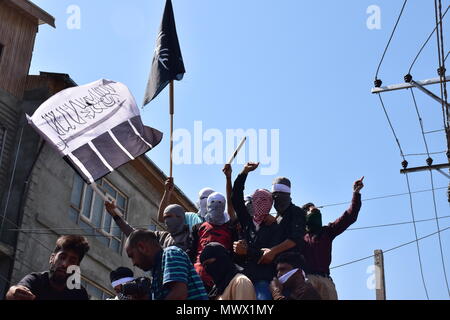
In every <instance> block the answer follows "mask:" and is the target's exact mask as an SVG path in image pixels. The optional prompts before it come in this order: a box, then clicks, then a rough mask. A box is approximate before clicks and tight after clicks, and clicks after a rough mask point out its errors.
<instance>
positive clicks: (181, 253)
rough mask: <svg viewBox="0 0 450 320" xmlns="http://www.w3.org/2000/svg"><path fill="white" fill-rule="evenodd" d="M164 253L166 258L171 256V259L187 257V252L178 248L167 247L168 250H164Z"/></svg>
mask: <svg viewBox="0 0 450 320" xmlns="http://www.w3.org/2000/svg"><path fill="white" fill-rule="evenodd" d="M163 253H164V254H163V255H164V256H170V257H174V256H179V257H183V258H184V257H187V254H186V252H185V251H184V250H183V249H181V248H179V247H177V246H170V247H167V248H165V249H163Z"/></svg>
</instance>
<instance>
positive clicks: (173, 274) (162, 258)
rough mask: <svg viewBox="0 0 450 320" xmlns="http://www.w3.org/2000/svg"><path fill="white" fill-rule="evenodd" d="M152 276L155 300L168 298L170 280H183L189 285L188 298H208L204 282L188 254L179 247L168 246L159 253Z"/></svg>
mask: <svg viewBox="0 0 450 320" xmlns="http://www.w3.org/2000/svg"><path fill="white" fill-rule="evenodd" d="M152 277H153V281H152V292H153V300H164V299H165V298H166V296H167V294H168V293H169V289H168V288H167V286H166V284H168V283H170V282H182V283H185V284H186V285H187V288H188V297H187V300H208V295H207V294H206V290H205V287H204V286H203V282H202V280H201V279H200V277H199V275H198V274H197V272H196V271H195V269H194V266H193V265H192V263H191V261H190V260H189V257H188V255H187V254H186V253H185V252H184V251H183V250H181V249H180V248H178V247H175V246H171V247H168V248H166V249H164V250H162V251H161V252H160V253H159V254H158V256H157V257H156V265H155V266H154V268H153V270H152Z"/></svg>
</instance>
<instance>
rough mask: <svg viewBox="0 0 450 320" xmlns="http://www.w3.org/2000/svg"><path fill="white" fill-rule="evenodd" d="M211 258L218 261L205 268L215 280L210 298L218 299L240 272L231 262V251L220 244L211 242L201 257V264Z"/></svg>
mask: <svg viewBox="0 0 450 320" xmlns="http://www.w3.org/2000/svg"><path fill="white" fill-rule="evenodd" d="M211 258H216V261H214V262H213V263H210V264H207V265H206V266H205V267H204V268H205V271H206V272H207V273H208V274H209V275H210V276H211V278H212V279H213V280H214V287H213V288H212V290H211V292H210V293H209V296H210V297H217V296H220V295H221V294H222V293H223V292H224V291H225V289H226V288H227V287H228V284H229V283H230V281H231V280H232V279H233V278H234V277H235V276H236V274H238V273H239V271H240V270H239V267H238V266H237V265H235V264H234V263H233V261H232V260H231V256H230V253H229V251H228V250H227V249H225V247H224V246H223V245H221V244H220V243H218V242H211V243H208V244H207V245H206V246H205V248H204V249H203V251H202V253H201V255H200V262H201V263H203V262H204V261H206V260H208V259H211Z"/></svg>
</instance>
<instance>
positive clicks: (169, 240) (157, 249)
mask: <svg viewBox="0 0 450 320" xmlns="http://www.w3.org/2000/svg"><path fill="white" fill-rule="evenodd" d="M258 166H259V164H258V163H252V162H249V163H247V164H246V165H245V166H244V168H243V170H242V172H241V173H239V174H238V176H237V177H236V179H235V181H234V183H233V181H232V168H231V166H230V165H225V167H224V169H223V173H224V174H225V177H226V195H223V194H221V193H219V192H216V191H215V190H212V189H211V188H204V189H202V190H201V191H200V192H199V200H198V203H197V206H198V212H185V210H184V208H183V207H181V206H180V205H177V204H172V203H171V198H172V193H173V191H174V181H173V178H169V179H168V180H167V181H166V182H165V191H164V194H163V197H162V200H161V203H160V206H159V211H158V221H159V222H161V223H164V224H165V226H166V230H167V231H150V230H145V229H135V228H133V227H132V226H130V225H129V224H128V222H127V221H126V220H124V219H123V217H122V216H120V215H117V214H116V210H115V208H116V205H115V203H114V202H106V203H105V207H106V210H107V211H108V213H109V214H111V216H112V217H113V219H114V221H115V222H116V223H117V225H118V226H119V228H120V229H121V231H122V232H123V233H124V234H125V236H126V237H127V240H126V243H125V251H126V254H127V256H128V257H129V258H130V259H131V262H132V264H133V265H134V266H136V267H138V268H140V269H141V270H143V271H145V272H151V278H146V277H140V278H135V277H134V275H133V271H132V270H130V269H128V268H125V267H118V268H117V269H116V270H113V271H112V272H111V274H110V279H111V286H112V288H113V289H114V291H115V292H116V293H117V295H116V297H115V298H114V299H116V300H130V299H139V300H148V299H152V300H337V299H338V295H337V291H336V287H335V284H334V282H333V280H332V278H331V277H330V264H331V257H332V242H333V240H334V238H335V237H336V236H338V235H339V234H341V233H343V232H344V231H345V230H346V229H347V228H348V227H349V226H350V225H351V224H352V223H354V222H355V221H356V219H357V217H358V213H359V210H360V208H361V195H360V191H361V189H362V188H363V186H364V185H363V179H364V177H362V178H361V179H359V180H357V181H355V182H354V184H353V196H352V202H351V205H350V207H349V208H348V209H347V210H346V211H345V212H344V213H343V214H342V216H341V217H339V218H338V219H337V220H336V221H334V222H332V223H329V224H328V225H326V226H324V225H322V214H321V212H320V210H319V208H317V207H316V206H315V205H314V204H313V203H307V204H305V205H303V206H302V207H299V206H296V205H295V204H294V203H293V202H292V198H291V181H290V180H289V179H288V178H285V177H280V178H276V179H275V180H274V181H273V183H272V187H271V190H267V189H257V190H255V191H254V192H253V193H252V194H250V195H245V194H244V190H245V183H246V180H247V177H248V175H249V174H250V173H251V172H253V171H255V170H256V169H257V168H258ZM272 207H274V208H275V210H276V214H271V210H272ZM88 250H89V244H88V242H87V240H86V239H85V238H84V237H82V236H75V235H67V236H62V237H60V238H59V239H58V240H57V243H56V247H55V250H54V252H53V253H52V255H51V257H50V261H49V264H50V267H49V271H46V272H41V273H32V274H29V275H27V276H25V278H24V279H22V280H21V281H20V282H19V283H18V284H17V285H15V286H12V287H11V288H10V289H9V291H8V293H7V295H6V298H7V299H10V300H34V299H37V300H46V299H50V300H58V299H67V300H76V299H80V300H82V299H88V295H87V292H86V290H85V289H84V288H83V287H80V288H71V289H69V288H68V287H67V278H68V274H67V268H68V267H69V266H71V265H76V266H79V265H80V263H81V260H82V259H83V256H84V255H85V253H86V252H87V251H88Z"/></svg>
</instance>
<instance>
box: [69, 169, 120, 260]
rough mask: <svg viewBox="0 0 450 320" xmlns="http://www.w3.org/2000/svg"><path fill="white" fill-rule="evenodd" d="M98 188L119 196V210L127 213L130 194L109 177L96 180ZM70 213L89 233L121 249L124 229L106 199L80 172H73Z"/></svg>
mask: <svg viewBox="0 0 450 320" xmlns="http://www.w3.org/2000/svg"><path fill="white" fill-rule="evenodd" d="M97 185H98V186H99V188H100V189H101V190H102V191H103V192H104V193H105V194H107V195H108V196H109V197H110V198H113V199H115V200H116V205H117V207H118V209H119V211H120V212H121V213H122V214H123V216H124V217H126V208H127V202H128V200H127V197H126V196H125V195H124V194H123V193H122V192H120V191H119V190H118V189H117V188H115V187H114V186H113V185H112V184H111V183H110V182H109V181H108V180H106V179H101V180H99V181H97ZM69 217H70V219H71V220H72V221H74V222H75V223H77V224H78V225H79V226H80V227H81V228H82V230H83V232H84V233H85V234H86V235H89V236H93V237H96V239H97V240H99V241H100V242H101V243H103V244H104V245H105V246H107V247H109V248H111V249H113V250H114V251H116V252H118V253H120V250H121V244H122V232H121V231H120V229H119V227H118V226H117V224H116V223H115V221H114V220H113V219H112V217H111V215H110V214H109V213H108V212H107V211H106V209H105V204H104V203H103V199H102V198H101V197H100V196H99V195H98V194H96V193H95V192H94V190H93V189H92V188H91V187H90V186H89V185H87V184H86V183H85V182H84V181H83V180H82V179H81V178H80V176H79V175H77V174H75V175H74V182H73V187H72V196H71V200H70V208H69Z"/></svg>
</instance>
